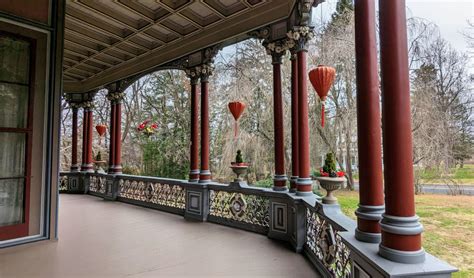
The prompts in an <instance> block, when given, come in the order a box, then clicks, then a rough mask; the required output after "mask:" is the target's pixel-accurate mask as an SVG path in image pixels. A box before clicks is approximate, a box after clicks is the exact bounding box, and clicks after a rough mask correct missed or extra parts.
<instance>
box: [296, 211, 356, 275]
mask: <svg viewBox="0 0 474 278" xmlns="http://www.w3.org/2000/svg"><path fill="white" fill-rule="evenodd" d="M339 231H340V228H339V227H336V226H335V225H332V224H331V222H330V221H329V220H328V219H327V218H325V217H324V216H322V215H321V214H319V213H318V212H317V211H316V209H315V208H314V207H308V208H307V209H306V242H305V251H306V252H310V253H311V254H312V255H313V256H310V257H313V258H316V259H317V262H318V263H319V264H320V266H323V267H324V269H325V270H326V271H327V272H328V274H330V275H331V276H332V277H341V278H349V277H351V270H352V265H351V260H350V249H349V248H348V247H347V246H346V245H345V244H344V242H343V241H342V239H341V236H340V234H339Z"/></svg>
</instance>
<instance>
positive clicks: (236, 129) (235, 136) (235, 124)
mask: <svg viewBox="0 0 474 278" xmlns="http://www.w3.org/2000/svg"><path fill="white" fill-rule="evenodd" d="M238 133H239V122H238V121H235V122H234V138H237V135H238Z"/></svg>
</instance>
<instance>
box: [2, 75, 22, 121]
mask: <svg viewBox="0 0 474 278" xmlns="http://www.w3.org/2000/svg"><path fill="white" fill-rule="evenodd" d="M0 99H1V101H0V127H14V128H16V127H20V128H22V127H23V128H24V127H26V125H27V113H28V86H25V85H15V84H7V83H1V82H0Z"/></svg>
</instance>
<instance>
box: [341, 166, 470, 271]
mask: <svg viewBox="0 0 474 278" xmlns="http://www.w3.org/2000/svg"><path fill="white" fill-rule="evenodd" d="M472 169H474V168H472ZM336 196H337V197H338V199H339V203H340V205H341V209H342V210H343V212H344V213H345V214H346V215H348V216H349V217H351V218H353V219H355V215H354V211H355V210H356V209H357V204H358V202H359V201H358V200H359V197H358V193H357V192H349V191H337V192H336ZM415 200H416V209H417V214H418V216H420V217H421V222H422V224H423V226H424V228H425V232H424V233H423V247H424V248H425V250H426V251H427V252H429V253H431V254H432V255H434V256H436V257H438V258H440V259H443V260H445V261H447V262H448V263H450V264H451V265H453V266H455V267H457V268H458V269H459V272H457V273H455V274H454V275H453V277H462V278H467V277H474V255H473V254H474V240H473V239H474V197H470V196H448V195H418V196H416V199H415Z"/></svg>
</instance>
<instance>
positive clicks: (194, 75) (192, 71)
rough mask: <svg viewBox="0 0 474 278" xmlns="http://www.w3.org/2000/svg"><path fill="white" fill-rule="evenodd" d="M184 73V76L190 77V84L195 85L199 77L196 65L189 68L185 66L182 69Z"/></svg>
mask: <svg viewBox="0 0 474 278" xmlns="http://www.w3.org/2000/svg"><path fill="white" fill-rule="evenodd" d="M184 72H185V73H186V76H187V77H188V78H189V79H191V85H197V84H198V81H199V77H200V76H201V73H200V72H198V70H197V69H196V67H191V68H186V69H185V70H184Z"/></svg>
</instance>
